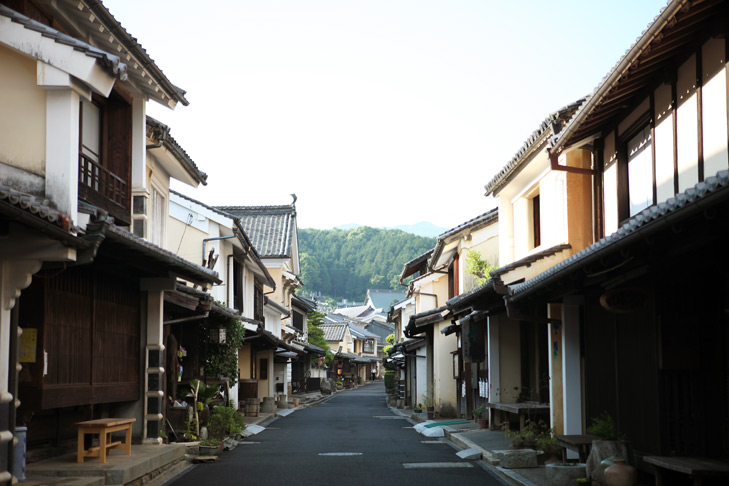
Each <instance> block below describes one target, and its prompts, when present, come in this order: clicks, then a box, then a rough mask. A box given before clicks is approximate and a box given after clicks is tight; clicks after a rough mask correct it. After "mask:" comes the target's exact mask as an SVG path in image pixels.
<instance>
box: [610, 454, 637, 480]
mask: <svg viewBox="0 0 729 486" xmlns="http://www.w3.org/2000/svg"><path fill="white" fill-rule="evenodd" d="M605 484H606V485H607V486H636V485H637V484H638V473H637V471H636V470H635V468H634V467H633V466H631V465H630V464H626V463H625V459H620V458H617V459H615V462H613V465H612V466H608V467H607V468H605Z"/></svg>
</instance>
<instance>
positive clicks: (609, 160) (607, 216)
mask: <svg viewBox="0 0 729 486" xmlns="http://www.w3.org/2000/svg"><path fill="white" fill-rule="evenodd" d="M604 154H605V155H604V158H605V171H604V173H603V175H602V185H603V195H604V196H603V220H604V222H603V224H604V229H605V234H604V236H609V235H611V234H613V233H615V232H616V231H617V230H618V162H617V160H618V153H617V149H616V147H615V134H614V133H612V132H611V133H609V134H608V135H607V136H606V137H605V149H604Z"/></svg>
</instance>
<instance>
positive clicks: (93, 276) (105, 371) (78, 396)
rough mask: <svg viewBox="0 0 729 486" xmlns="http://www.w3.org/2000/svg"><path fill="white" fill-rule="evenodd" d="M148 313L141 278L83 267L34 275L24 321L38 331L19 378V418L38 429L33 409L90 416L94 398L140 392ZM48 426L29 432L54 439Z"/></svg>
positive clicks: (22, 304)
mask: <svg viewBox="0 0 729 486" xmlns="http://www.w3.org/2000/svg"><path fill="white" fill-rule="evenodd" d="M140 316H141V295H140V292H139V284H138V282H136V281H134V280H130V279H125V278H124V277H123V276H120V275H109V274H106V273H104V272H102V271H100V270H98V269H97V268H96V267H93V266H78V267H71V268H68V269H65V270H62V271H58V270H50V271H44V272H41V273H40V274H39V275H38V276H37V278H34V279H33V283H32V284H31V286H30V287H29V288H28V289H27V290H25V291H24V292H23V294H22V297H21V298H20V300H19V321H20V326H21V328H23V329H24V330H25V331H26V332H27V334H28V335H33V334H34V335H35V336H36V337H35V339H32V338H31V339H27V340H26V341H25V343H26V345H27V346H28V348H27V352H28V354H27V355H26V357H25V358H24V359H25V361H24V362H22V363H21V364H22V365H23V370H22V372H21V374H20V377H19V398H20V401H21V404H22V405H21V409H20V410H19V417H20V418H21V419H25V420H27V421H28V423H27V424H26V425H28V427H29V428H30V430H31V431H32V432H36V430H35V429H36V428H35V427H33V426H34V425H35V423H34V422H38V421H37V420H34V419H33V418H32V417H33V416H35V415H37V416H39V417H43V416H53V415H54V414H48V413H43V412H42V411H47V410H51V409H56V410H58V409H67V408H71V409H74V407H83V408H84V412H83V413H81V415H90V414H92V413H93V412H92V410H93V406H94V405H97V404H105V403H115V402H130V401H135V400H138V399H139V398H140V394H141V388H140V374H141V371H140V367H141V351H140V350H141V343H140V339H141V337H140V333H141V326H140V321H141V317H140ZM90 407H91V408H90ZM70 415H74V414H73V413H71V414H70ZM54 421H55V419H54ZM40 422H41V423H40V424H39V425H42V423H43V422H44V420H42V419H41V420H40ZM44 428H45V427H44V426H41V427H38V429H37V432H38V433H29V438H31V439H43V438H46V436H47V435H48V434H46V433H44V432H43V429H44ZM53 430H54V429H51V431H53ZM60 438H62V437H55V439H60Z"/></svg>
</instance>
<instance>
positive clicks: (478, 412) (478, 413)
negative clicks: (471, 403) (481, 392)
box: [473, 404, 486, 419]
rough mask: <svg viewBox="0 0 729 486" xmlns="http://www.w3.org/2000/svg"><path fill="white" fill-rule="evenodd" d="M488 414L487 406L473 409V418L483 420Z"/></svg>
mask: <svg viewBox="0 0 729 486" xmlns="http://www.w3.org/2000/svg"><path fill="white" fill-rule="evenodd" d="M485 413H486V405H483V404H481V405H480V406H478V407H476V408H474V409H473V418H475V419H482V418H483V416H484V414H485Z"/></svg>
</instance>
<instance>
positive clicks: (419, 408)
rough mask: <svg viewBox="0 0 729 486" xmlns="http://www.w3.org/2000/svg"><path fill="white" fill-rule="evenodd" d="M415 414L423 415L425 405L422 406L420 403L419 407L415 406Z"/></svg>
mask: <svg viewBox="0 0 729 486" xmlns="http://www.w3.org/2000/svg"><path fill="white" fill-rule="evenodd" d="M413 412H415V413H423V405H421V404H420V403H418V404H417V405H415V408H414V409H413Z"/></svg>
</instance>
